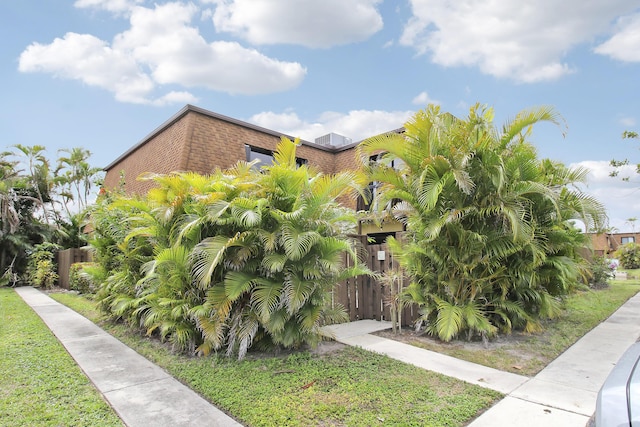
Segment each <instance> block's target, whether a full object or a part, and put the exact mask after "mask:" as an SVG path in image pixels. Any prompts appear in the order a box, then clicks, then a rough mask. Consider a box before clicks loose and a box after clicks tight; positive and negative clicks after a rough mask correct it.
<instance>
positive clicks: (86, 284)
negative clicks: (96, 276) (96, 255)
mask: <svg viewBox="0 0 640 427" xmlns="http://www.w3.org/2000/svg"><path fill="white" fill-rule="evenodd" d="M96 267H97V264H96V263H94V262H76V263H75V264H71V267H70V268H69V289H71V290H72V291H78V292H80V293H81V294H92V293H94V292H95V291H96V288H97V286H96V284H95V283H94V281H93V279H92V276H91V274H89V273H87V272H86V271H85V269H87V268H89V269H90V268H96Z"/></svg>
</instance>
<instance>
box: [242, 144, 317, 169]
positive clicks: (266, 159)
mask: <svg viewBox="0 0 640 427" xmlns="http://www.w3.org/2000/svg"><path fill="white" fill-rule="evenodd" d="M244 148H245V151H246V153H247V162H252V161H254V160H260V163H258V165H257V167H258V168H260V169H262V168H263V167H265V166H270V165H272V164H273V151H272V150H267V149H264V148H260V147H252V146H251V145H245V146H244ZM306 163H307V160H306V159H301V158H299V157H296V164H297V165H298V166H302V165H304V164H306Z"/></svg>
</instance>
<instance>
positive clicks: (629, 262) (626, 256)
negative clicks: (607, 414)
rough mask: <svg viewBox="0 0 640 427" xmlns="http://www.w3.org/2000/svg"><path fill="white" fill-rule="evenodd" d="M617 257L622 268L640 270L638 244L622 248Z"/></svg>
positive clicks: (639, 249) (639, 247)
mask: <svg viewBox="0 0 640 427" xmlns="http://www.w3.org/2000/svg"><path fill="white" fill-rule="evenodd" d="M615 256H616V258H618V259H619V260H620V265H621V266H622V268H631V269H633V268H640V245H639V244H637V243H627V244H626V245H623V246H620V247H619V248H618V250H617V251H616V252H615Z"/></svg>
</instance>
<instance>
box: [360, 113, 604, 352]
mask: <svg viewBox="0 0 640 427" xmlns="http://www.w3.org/2000/svg"><path fill="white" fill-rule="evenodd" d="M492 120H493V111H492V110H491V109H488V108H485V107H481V106H479V105H476V106H474V107H473V108H471V110H470V113H469V116H468V118H467V119H465V120H460V119H457V118H455V117H453V116H452V115H450V114H447V113H442V112H441V111H440V109H439V107H437V106H430V107H428V108H427V109H426V110H425V111H421V112H419V113H417V114H416V116H415V117H414V118H413V119H412V120H411V121H410V122H409V123H407V125H406V126H405V129H406V132H405V134H404V135H399V134H390V135H383V136H379V137H375V138H371V139H369V140H367V141H365V142H363V143H362V144H361V146H360V147H358V152H359V154H360V157H361V159H362V160H363V164H364V168H365V170H366V171H367V173H368V174H369V176H370V179H371V180H372V181H377V182H379V183H380V187H379V192H378V195H379V197H380V200H379V201H378V206H390V207H391V208H392V212H393V214H394V215H395V217H396V218H397V219H398V220H400V221H403V222H404V223H405V224H406V228H407V231H408V232H407V234H408V236H407V237H408V238H407V239H406V241H405V242H404V243H403V242H398V241H394V240H393V239H391V241H390V245H391V248H392V250H393V251H394V252H395V253H396V256H397V257H398V259H399V260H400V262H401V264H402V266H403V267H404V268H405V269H406V270H407V273H408V274H409V276H410V277H411V278H412V282H411V284H410V285H409V287H408V288H407V289H406V291H405V295H406V298H408V299H409V300H411V301H413V302H414V303H417V304H418V305H419V306H420V307H421V308H422V313H423V315H422V317H421V321H422V322H425V323H426V326H427V329H428V330H429V331H430V332H432V333H434V334H436V335H438V336H439V337H440V338H441V339H443V340H450V339H452V338H453V337H455V336H457V335H459V334H460V333H461V332H463V331H467V332H468V333H469V334H473V333H478V334H480V335H481V336H482V337H487V336H491V335H493V334H495V333H496V332H497V331H498V330H499V329H502V330H506V331H508V330H510V329H511V327H514V326H515V327H522V328H525V329H527V330H534V329H535V328H537V327H538V326H539V323H538V321H537V319H538V318H539V317H541V316H550V315H553V314H554V313H555V312H556V308H557V304H556V303H555V301H556V300H555V299H554V298H552V297H553V296H554V295H561V294H562V292H565V293H566V292H567V290H568V287H569V286H568V283H569V282H571V280H573V281H575V277H576V275H577V274H578V269H577V268H576V265H575V264H576V263H575V260H574V258H571V257H575V256H576V254H575V251H571V250H570V249H571V248H573V246H572V245H574V244H575V243H576V242H575V239H574V240H571V238H569V236H570V235H571V233H570V232H569V231H562V232H561V230H565V229H566V227H567V225H566V221H567V219H568V217H569V216H572V215H575V214H578V213H580V214H584V215H583V217H585V218H586V219H587V220H594V221H600V220H601V218H602V217H603V210H602V209H601V206H595V208H594V210H591V211H582V212H579V210H578V209H572V208H571V206H570V204H569V203H568V202H569V201H572V202H577V201H580V200H582V201H585V202H586V201H587V199H586V198H585V197H584V196H583V195H582V194H581V193H579V192H573V193H568V192H567V190H566V186H567V185H569V184H571V182H570V181H567V180H565V181H561V182H554V183H553V184H552V183H549V182H547V180H548V179H549V178H550V175H549V174H546V175H545V174H544V173H543V172H544V169H543V168H542V167H541V164H540V162H539V160H538V159H537V157H536V153H535V149H534V148H533V147H532V146H531V145H530V144H529V143H527V142H526V139H527V137H528V135H529V134H530V132H531V127H532V126H533V125H534V124H535V123H538V122H541V121H549V122H552V123H556V124H559V123H560V118H559V117H558V115H557V114H556V113H555V112H554V111H553V110H552V109H550V108H546V107H543V108H538V109H533V110H530V111H523V112H521V113H519V114H518V115H517V116H516V117H515V118H514V119H513V120H511V121H509V122H508V123H506V124H505V125H504V127H503V128H502V131H501V132H499V131H498V130H497V129H496V128H495V127H494V126H493V123H492ZM372 155H377V156H378V161H377V162H373V163H371V162H369V161H368V159H369V158H370V157H371V156H372ZM397 160H400V161H401V162H400V164H401V165H402V167H401V168H397V167H392V166H391V162H392V161H394V164H397V163H398V162H397ZM557 170H558V171H560V168H557ZM570 194H571V196H569V195H570ZM394 201H395V202H394ZM390 203H391V205H390ZM586 205H587V203H584V206H583V207H585V206H586ZM576 207H577V206H576ZM592 207H593V206H592ZM598 207H599V208H600V210H598ZM587 214H589V215H591V217H589V215H587ZM587 217H588V218H587ZM560 237H562V238H560ZM574 237H575V236H574ZM552 238H553V239H552ZM555 240H558V241H557V242H556V241H555ZM563 242H564V243H563ZM563 244H564V245H565V246H566V247H565V246H563ZM561 247H562V248H563V250H561V249H560V248H561ZM568 255H570V256H568ZM550 266H552V267H553V268H552V270H554V271H555V272H557V271H562V272H563V273H564V275H563V276H562V277H561V279H559V280H557V279H554V278H553V276H552V275H551V274H548V273H549V272H547V271H546V270H545V268H549V267H550ZM552 290H553V292H552Z"/></svg>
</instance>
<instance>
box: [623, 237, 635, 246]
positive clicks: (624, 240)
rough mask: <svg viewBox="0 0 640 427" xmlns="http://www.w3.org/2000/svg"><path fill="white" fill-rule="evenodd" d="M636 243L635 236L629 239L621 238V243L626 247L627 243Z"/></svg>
mask: <svg viewBox="0 0 640 427" xmlns="http://www.w3.org/2000/svg"><path fill="white" fill-rule="evenodd" d="M635 241H636V238H635V237H633V236H628V237H621V238H620V243H622V244H623V245H626V244H627V243H633V242H635Z"/></svg>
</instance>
